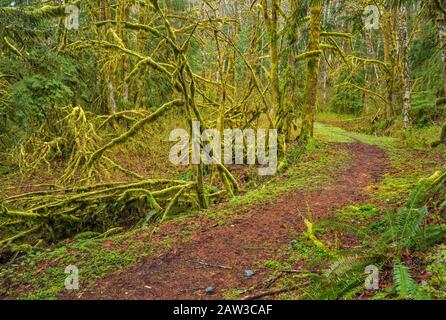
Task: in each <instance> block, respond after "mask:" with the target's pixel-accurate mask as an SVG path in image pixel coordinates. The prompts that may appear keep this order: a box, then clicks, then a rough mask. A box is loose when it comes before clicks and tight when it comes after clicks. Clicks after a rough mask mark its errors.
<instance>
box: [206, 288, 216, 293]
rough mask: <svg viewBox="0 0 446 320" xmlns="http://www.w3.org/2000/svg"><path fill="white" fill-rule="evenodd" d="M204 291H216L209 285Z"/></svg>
mask: <svg viewBox="0 0 446 320" xmlns="http://www.w3.org/2000/svg"><path fill="white" fill-rule="evenodd" d="M204 292H206V293H207V294H211V293H214V288H212V287H207V288H206V289H205V290H204Z"/></svg>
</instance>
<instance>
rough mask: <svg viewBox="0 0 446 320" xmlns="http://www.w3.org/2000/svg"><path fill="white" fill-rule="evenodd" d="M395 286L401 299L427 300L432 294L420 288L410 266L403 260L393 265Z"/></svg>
mask: <svg viewBox="0 0 446 320" xmlns="http://www.w3.org/2000/svg"><path fill="white" fill-rule="evenodd" d="M393 280H394V287H395V290H396V292H397V294H398V297H399V298H400V299H406V300H407V299H413V300H427V299H430V296H429V295H428V294H426V293H425V292H423V291H421V290H420V286H419V285H418V284H417V283H416V282H415V280H414V279H413V278H412V275H411V274H410V271H409V268H408V267H407V266H406V265H405V264H404V263H402V262H396V263H395V265H394V267H393Z"/></svg>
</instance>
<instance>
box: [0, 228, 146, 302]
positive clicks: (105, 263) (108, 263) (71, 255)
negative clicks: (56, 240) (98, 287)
mask: <svg viewBox="0 0 446 320" xmlns="http://www.w3.org/2000/svg"><path fill="white" fill-rule="evenodd" d="M131 236H132V235H131V234H124V235H119V236H116V237H112V238H108V239H100V240H86V241H74V242H72V243H69V244H65V245H62V246H60V247H58V248H55V249H53V250H46V251H40V252H34V253H31V254H29V255H27V256H24V257H22V258H21V260H20V262H17V263H15V264H13V265H10V266H8V268H4V269H2V270H1V271H0V279H1V280H2V281H4V280H5V279H8V280H9V281H10V283H11V287H13V286H15V285H20V287H21V288H26V290H24V292H11V290H9V291H6V292H3V294H4V295H5V296H10V295H12V296H13V297H16V298H18V299H56V298H57V297H58V296H59V295H61V294H64V293H68V292H67V291H66V290H65V286H64V283H65V278H66V277H67V275H66V274H65V268H66V267H67V266H69V265H75V266H76V267H77V268H78V269H79V285H80V288H84V287H86V286H89V285H92V284H94V283H95V282H96V281H97V280H98V279H100V278H102V277H104V276H105V275H107V274H109V273H114V272H118V271H120V270H122V269H124V268H127V267H129V266H131V265H133V264H135V263H136V262H137V261H138V260H140V259H141V258H143V257H145V256H147V255H148V254H149V253H150V252H151V250H152V247H151V246H150V245H146V244H144V243H143V242H136V240H133V238H132V237H131Z"/></svg>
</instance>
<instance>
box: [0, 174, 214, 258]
mask: <svg viewBox="0 0 446 320" xmlns="http://www.w3.org/2000/svg"><path fill="white" fill-rule="evenodd" d="M211 196H212V195H211ZM177 205H181V207H182V208H187V207H190V208H195V207H198V200H197V194H196V192H195V183H194V182H185V181H177V180H144V181H138V182H134V183H121V182H115V183H110V184H99V185H94V186H89V187H83V188H77V189H75V188H70V189H58V190H45V191H36V192H30V193H26V194H22V195H17V196H11V197H8V198H6V199H4V200H3V201H2V202H1V203H0V254H1V253H3V254H8V253H13V252H21V251H27V250H30V249H32V248H34V247H36V246H39V245H41V244H44V243H53V242H56V241H59V240H62V239H65V238H68V237H72V236H74V235H76V234H78V233H81V232H85V231H94V232H99V233H104V232H107V231H108V230H110V229H112V228H116V227H117V226H125V225H134V224H136V223H137V222H141V223H143V224H148V223H153V222H156V221H162V220H163V219H164V218H165V217H167V216H168V215H169V214H170V213H172V212H173V211H174V208H175V207H176V206H177ZM0 259H1V257H0ZM2 260H3V259H2Z"/></svg>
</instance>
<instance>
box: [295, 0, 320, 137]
mask: <svg viewBox="0 0 446 320" xmlns="http://www.w3.org/2000/svg"><path fill="white" fill-rule="evenodd" d="M310 11H311V12H310V35H309V46H308V51H317V50H320V35H321V13H322V3H321V2H320V1H315V2H314V3H313V5H312V6H311V9H310ZM319 60H320V56H316V57H312V58H309V59H308V64H307V79H306V86H305V95H304V110H303V115H302V130H301V133H300V137H299V139H300V140H301V141H304V142H306V141H308V140H310V139H311V138H312V137H313V134H314V118H315V114H316V102H317V86H318V78H319Z"/></svg>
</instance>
